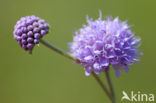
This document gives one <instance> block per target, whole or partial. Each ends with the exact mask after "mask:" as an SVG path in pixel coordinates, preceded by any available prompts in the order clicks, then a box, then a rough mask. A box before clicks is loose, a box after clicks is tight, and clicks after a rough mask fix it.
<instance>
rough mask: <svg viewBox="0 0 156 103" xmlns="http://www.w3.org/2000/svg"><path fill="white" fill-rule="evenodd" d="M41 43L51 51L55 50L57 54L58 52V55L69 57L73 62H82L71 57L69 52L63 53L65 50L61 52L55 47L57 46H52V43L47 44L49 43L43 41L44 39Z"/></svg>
mask: <svg viewBox="0 0 156 103" xmlns="http://www.w3.org/2000/svg"><path fill="white" fill-rule="evenodd" d="M40 42H41V43H42V44H43V45H44V46H46V47H48V48H50V49H51V50H54V51H55V52H57V53H59V54H61V55H63V56H65V57H67V58H68V59H71V60H73V61H76V62H78V63H80V61H79V60H78V59H77V58H75V57H73V56H71V55H70V54H68V53H67V52H65V51H63V50H61V49H59V48H57V47H55V46H54V45H52V44H51V43H49V42H47V41H45V40H43V39H40Z"/></svg>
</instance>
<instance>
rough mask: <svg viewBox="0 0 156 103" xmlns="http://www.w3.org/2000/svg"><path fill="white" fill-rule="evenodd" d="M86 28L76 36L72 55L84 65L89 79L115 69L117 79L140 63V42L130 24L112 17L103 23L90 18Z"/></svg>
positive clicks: (71, 49)
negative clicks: (93, 74) (121, 71)
mask: <svg viewBox="0 0 156 103" xmlns="http://www.w3.org/2000/svg"><path fill="white" fill-rule="evenodd" d="M87 22H88V25H84V26H83V28H81V29H80V30H79V31H78V32H75V36H74V39H73V42H72V43H71V44H70V52H71V55H73V56H75V57H76V58H77V59H79V60H80V61H81V65H82V66H83V67H84V68H85V74H86V75H87V76H88V75H90V74H91V73H92V72H95V73H96V74H99V73H101V72H105V71H107V70H109V67H110V66H112V67H113V69H114V70H115V73H116V76H117V77H118V76H119V74H120V72H119V71H120V70H125V71H128V69H129V66H130V65H131V64H133V63H135V62H136V61H138V55H139V54H140V52H139V50H138V47H139V45H138V44H139V41H140V38H136V37H135V36H134V33H133V32H132V31H131V28H130V27H131V26H129V25H128V24H127V22H121V21H120V20H119V19H118V18H115V19H112V17H108V18H107V19H106V20H102V18H101V15H100V17H99V19H97V20H95V21H93V19H89V18H87Z"/></svg>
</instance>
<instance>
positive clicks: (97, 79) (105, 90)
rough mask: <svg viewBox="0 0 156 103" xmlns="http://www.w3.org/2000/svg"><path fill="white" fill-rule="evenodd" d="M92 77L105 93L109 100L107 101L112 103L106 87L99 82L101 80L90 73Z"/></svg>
mask: <svg viewBox="0 0 156 103" xmlns="http://www.w3.org/2000/svg"><path fill="white" fill-rule="evenodd" d="M92 75H93V77H94V78H95V80H96V81H97V82H98V84H99V85H100V86H101V88H102V90H103V91H104V92H105V93H106V95H107V97H108V98H109V100H110V101H111V102H112V103H113V99H112V97H111V95H110V93H109V92H108V90H107V88H106V86H105V85H104V84H103V82H102V81H101V79H100V78H99V77H98V76H97V75H96V74H95V73H94V72H92Z"/></svg>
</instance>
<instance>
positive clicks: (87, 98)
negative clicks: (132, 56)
mask: <svg viewBox="0 0 156 103" xmlns="http://www.w3.org/2000/svg"><path fill="white" fill-rule="evenodd" d="M99 10H101V11H102V13H103V17H104V16H107V15H112V16H114V17H115V16H119V18H120V19H121V20H127V19H128V24H130V25H133V27H132V30H133V32H135V33H136V35H137V36H140V37H141V38H142V46H141V48H140V49H141V50H143V53H144V55H143V56H142V57H141V61H140V62H139V63H137V64H135V65H133V66H132V67H131V68H130V71H129V72H128V73H125V72H122V73H121V76H120V77H119V78H116V77H115V75H114V71H113V70H111V77H112V81H113V84H114V87H115V91H116V96H117V99H118V102H119V103H120V102H121V97H122V91H123V90H124V91H126V92H127V93H128V94H130V92H131V91H132V90H133V91H134V92H136V93H137V92H138V91H140V92H141V93H147V94H148V93H153V94H155V93H156V67H155V62H156V59H155V58H156V46H155V44H156V32H155V30H156V1H155V0H0V103H109V100H108V98H107V97H106V95H105V94H104V93H103V91H102V90H101V88H100V87H99V85H98V84H97V83H96V81H95V80H94V78H93V77H92V76H89V77H86V76H85V75H84V70H83V68H82V67H81V66H79V65H76V64H74V63H73V62H72V61H71V60H68V59H66V58H64V57H62V56H60V55H58V54H56V53H55V52H53V51H51V50H49V49H48V48H46V47H44V46H43V45H42V44H40V46H39V47H35V49H34V51H33V55H29V54H28V53H27V52H25V51H24V50H23V49H21V48H20V47H19V45H18V44H17V42H16V41H15V40H14V39H13V33H12V32H13V28H14V25H15V23H16V21H17V20H19V19H20V18H21V17H22V16H27V15H32V14H34V15H36V16H39V17H41V18H43V19H45V20H46V21H47V22H48V23H49V24H50V25H51V33H49V34H48V35H46V36H45V37H44V39H46V40H48V41H49V42H51V43H53V44H54V45H56V46H58V47H60V48H62V49H64V50H67V51H68V49H69V48H68V46H67V43H68V42H71V41H72V38H73V31H74V30H77V29H79V28H80V27H81V26H82V24H85V23H86V15H87V14H88V15H89V16H90V17H93V18H94V19H96V18H98V17H99ZM100 77H101V78H102V79H103V80H104V81H105V75H104V73H102V74H100ZM121 103H122V102H121ZM123 103H129V102H127V101H123Z"/></svg>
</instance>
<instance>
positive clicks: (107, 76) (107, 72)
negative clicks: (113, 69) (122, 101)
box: [105, 70, 117, 103]
mask: <svg viewBox="0 0 156 103" xmlns="http://www.w3.org/2000/svg"><path fill="white" fill-rule="evenodd" d="M105 75H106V79H107V82H108V85H109V88H110V91H111V96H112V98H113V103H117V102H116V98H115V93H114V89H113V84H112V82H111V78H110V75H109V70H108V71H106V72H105Z"/></svg>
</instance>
